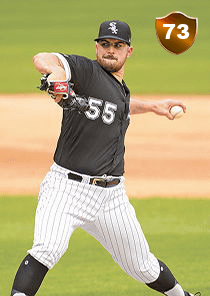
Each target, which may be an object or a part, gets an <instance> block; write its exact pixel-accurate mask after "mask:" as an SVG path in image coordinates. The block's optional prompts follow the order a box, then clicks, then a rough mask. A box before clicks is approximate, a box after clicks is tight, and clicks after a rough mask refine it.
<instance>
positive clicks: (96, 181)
mask: <svg viewBox="0 0 210 296" xmlns="http://www.w3.org/2000/svg"><path fill="white" fill-rule="evenodd" d="M68 178H69V179H71V180H74V181H77V182H82V179H83V178H82V176H80V175H77V174H73V173H68ZM119 183H120V179H119V178H112V179H104V178H90V182H89V184H93V185H96V186H100V187H113V186H116V185H117V184H119Z"/></svg>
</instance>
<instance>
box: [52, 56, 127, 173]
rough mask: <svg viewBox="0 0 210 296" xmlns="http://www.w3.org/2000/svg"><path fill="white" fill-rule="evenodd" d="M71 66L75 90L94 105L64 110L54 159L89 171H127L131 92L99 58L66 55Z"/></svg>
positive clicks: (80, 170)
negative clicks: (125, 154) (79, 110)
mask: <svg viewBox="0 0 210 296" xmlns="http://www.w3.org/2000/svg"><path fill="white" fill-rule="evenodd" d="M62 56H63V57H65V59H66V60H67V62H68V64H69V66H70V70H71V82H72V83H73V85H74V86H73V89H74V91H75V93H77V94H79V95H83V96H85V97H86V98H88V99H89V104H90V109H89V110H88V111H86V112H85V113H81V114H79V113H78V111H68V110H64V111H63V120H62V127H61V134H60V137H59V140H58V144H57V148H56V151H55V155H54V161H55V162H56V163H57V164H58V165H60V166H62V167H64V168H67V169H70V170H73V171H76V172H79V173H82V174H88V175H92V176H93V175H96V176H100V175H104V174H106V175H113V176H121V175H123V173H124V150H125V148H124V137H125V132H126V130H127V127H128V125H129V120H130V112H129V103H130V92H129V89H128V88H127V86H126V84H125V83H124V81H123V83H122V84H121V83H120V82H119V81H118V80H117V79H116V78H115V77H114V76H113V75H112V74H111V73H109V72H106V71H105V70H104V69H103V68H102V67H101V66H100V65H99V63H98V62H97V61H95V60H90V59H88V58H85V57H81V56H77V55H62Z"/></svg>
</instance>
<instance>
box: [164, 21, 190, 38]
mask: <svg viewBox="0 0 210 296" xmlns="http://www.w3.org/2000/svg"><path fill="white" fill-rule="evenodd" d="M175 26H176V25H175V24H163V27H164V28H169V29H168V32H167V34H166V38H165V39H170V37H171V32H172V31H173V29H174V28H175ZM177 29H183V30H182V31H181V33H182V34H184V35H181V34H177V37H178V38H179V39H187V38H188V37H189V35H190V34H189V32H188V29H189V27H188V25H186V24H180V25H178V26H177Z"/></svg>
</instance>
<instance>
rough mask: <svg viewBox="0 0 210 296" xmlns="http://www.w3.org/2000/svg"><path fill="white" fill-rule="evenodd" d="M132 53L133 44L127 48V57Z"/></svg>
mask: <svg viewBox="0 0 210 296" xmlns="http://www.w3.org/2000/svg"><path fill="white" fill-rule="evenodd" d="M132 53H133V46H129V48H128V56H127V57H128V58H129V57H130V56H131V55H132Z"/></svg>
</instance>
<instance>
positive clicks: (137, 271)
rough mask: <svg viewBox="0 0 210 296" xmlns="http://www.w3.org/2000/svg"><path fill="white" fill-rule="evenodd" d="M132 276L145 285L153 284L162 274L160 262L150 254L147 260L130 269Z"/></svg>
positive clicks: (133, 265)
mask: <svg viewBox="0 0 210 296" xmlns="http://www.w3.org/2000/svg"><path fill="white" fill-rule="evenodd" d="M130 271H131V276H132V277H133V278H135V279H136V280H138V281H140V282H143V283H151V282H153V281H155V280H156V279H157V278H158V276H159V274H160V266H159V263H158V260H157V259H156V258H155V256H154V255H153V254H151V253H150V255H149V256H148V258H147V259H145V260H143V261H141V262H138V261H136V264H132V269H131V268H130Z"/></svg>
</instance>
